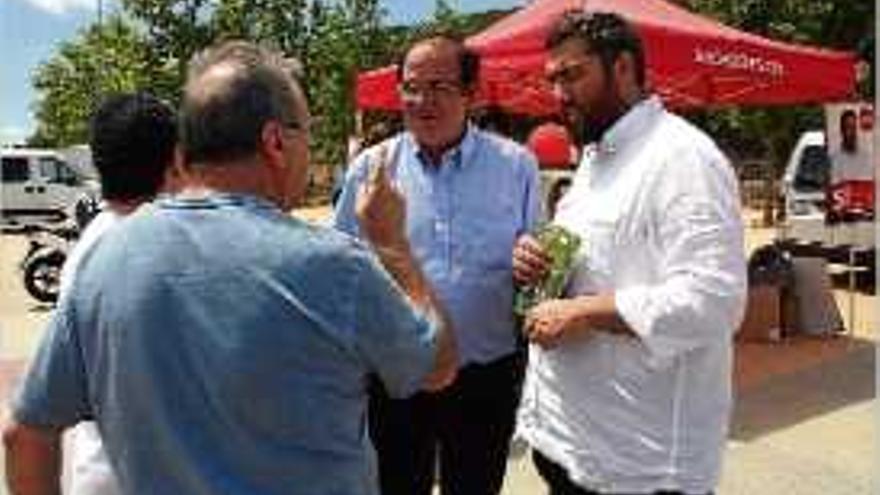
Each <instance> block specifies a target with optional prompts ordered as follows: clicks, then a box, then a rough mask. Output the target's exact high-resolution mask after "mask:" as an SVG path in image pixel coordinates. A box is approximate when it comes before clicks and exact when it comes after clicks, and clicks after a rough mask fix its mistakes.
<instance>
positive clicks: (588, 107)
mask: <svg viewBox="0 0 880 495" xmlns="http://www.w3.org/2000/svg"><path fill="white" fill-rule="evenodd" d="M628 110H629V105H627V104H626V102H625V101H624V99H623V97H622V96H621V95H620V92H619V91H618V90H617V88H616V87H615V85H614V84H613V83H612V81H611V79H610V78H606V79H605V84H604V85H603V88H602V92H601V94H600V95H599V97H598V98H596V99H595V100H594V101H593V102H571V103H570V104H568V105H566V109H565V110H564V114H565V117H566V120H567V121H568V124H569V128H570V130H571V134H572V136H573V137H574V139H576V140H577V142H578V143H579V144H580V145H581V146H583V145H587V144H591V143H597V142H599V141H600V140H601V139H602V136H603V135H605V132H606V131H608V129H609V128H611V126H613V125H614V123H615V122H617V120H618V119H620V117H622V116H623V115H624V114H625V113H626V112H627V111H628Z"/></svg>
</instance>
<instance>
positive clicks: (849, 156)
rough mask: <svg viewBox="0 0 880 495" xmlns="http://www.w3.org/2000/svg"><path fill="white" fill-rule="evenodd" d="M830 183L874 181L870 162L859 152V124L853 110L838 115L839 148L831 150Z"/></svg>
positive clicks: (861, 151)
mask: <svg viewBox="0 0 880 495" xmlns="http://www.w3.org/2000/svg"><path fill="white" fill-rule="evenodd" d="M830 156H831V183H832V184H837V183H840V182H843V181H849V180H874V170H872V169H871V161H870V160H869V159H868V158H869V157H868V154H867V153H865V152H864V150H859V124H858V117H857V116H856V112H855V110H853V109H847V110H844V111H843V112H842V113H841V114H840V146H839V147H837V148H836V149H832V150H831V152H830Z"/></svg>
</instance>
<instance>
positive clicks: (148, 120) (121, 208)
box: [61, 93, 177, 495]
mask: <svg viewBox="0 0 880 495" xmlns="http://www.w3.org/2000/svg"><path fill="white" fill-rule="evenodd" d="M90 131H91V132H90V134H91V137H90V146H91V148H92V154H93V158H94V162H95V168H97V170H98V175H99V176H100V180H101V196H102V198H103V202H102V205H101V212H100V213H98V215H97V216H95V217H94V218H93V219H92V220H91V221H90V222H89V224H88V226H87V227H86V229H85V230H84V231H83V233H82V235H81V236H80V238H79V240H78V241H77V243H76V245H75V246H74V248H73V250H72V251H71V252H70V256H68V258H67V260H66V261H65V263H64V266H63V267H62V269H61V297H64V296H65V295H66V294H67V293H68V292H69V291H70V286H71V284H72V283H73V280H74V278H75V276H76V272H77V270H78V268H79V266H80V263H81V262H82V260H83V257H85V256H87V255H88V253H89V252H91V250H92V249H93V248H94V247H95V245H96V244H97V243H98V241H99V240H100V239H101V238H102V237H103V236H104V235H105V234H106V233H107V232H108V231H109V230H110V229H112V228H113V226H115V225H116V224H118V223H119V222H120V221H121V220H122V219H123V218H124V217H125V216H127V215H128V214H130V213H132V212H133V211H134V210H135V209H137V208H138V207H139V206H140V205H142V204H143V203H145V202H147V201H150V200H152V199H153V198H154V197H155V196H156V194H158V192H159V190H160V189H161V188H163V186H164V187H165V188H168V187H169V184H167V182H168V180H167V179H169V178H170V177H172V175H173V171H172V167H171V164H172V162H173V160H174V146H175V142H176V133H177V130H176V124H175V115H174V111H173V110H172V109H170V108H169V107H168V106H167V105H166V104H165V103H163V102H161V101H160V100H158V99H156V98H155V97H153V96H151V95H149V94H146V93H122V94H118V95H113V96H110V97H108V98H107V99H106V100H105V101H104V102H102V104H101V106H100V107H99V108H98V110H97V112H96V113H95V115H94V116H93V117H92V122H91V129H90ZM65 437H66V438H65V441H66V442H68V448H67V449H65V452H70V453H71V455H70V457H69V458H67V459H65V465H66V469H68V472H67V474H66V480H65V493H68V494H71V495H113V494H117V493H120V491H119V488H118V486H117V483H116V479H115V478H114V475H113V472H112V470H111V467H110V463H109V461H108V460H107V455H106V453H105V452H104V448H103V444H102V442H101V437H100V435H99V433H98V429H97V427H96V426H95V423H94V422H91V421H87V422H83V423H80V424H79V425H77V426H76V427H75V428H73V429H72V430H71V431H70V432H69V433H67V434H66V435H65Z"/></svg>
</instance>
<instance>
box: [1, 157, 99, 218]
mask: <svg viewBox="0 0 880 495" xmlns="http://www.w3.org/2000/svg"><path fill="white" fill-rule="evenodd" d="M97 190H98V185H97V182H95V181H94V180H92V179H90V178H88V177H87V176H86V175H85V174H84V173H82V172H81V171H80V170H79V169H78V168H77V167H75V166H72V165H71V164H70V163H68V161H67V160H66V159H65V155H64V154H63V152H59V151H55V150H46V149H34V148H0V225H3V226H10V225H23V224H27V223H33V222H41V221H57V220H62V219H64V218H65V216H66V215H67V209H68V208H70V207H71V205H72V204H73V203H74V202H75V201H76V200H77V199H78V198H79V197H80V196H82V195H83V194H84V193H90V194H95V193H97Z"/></svg>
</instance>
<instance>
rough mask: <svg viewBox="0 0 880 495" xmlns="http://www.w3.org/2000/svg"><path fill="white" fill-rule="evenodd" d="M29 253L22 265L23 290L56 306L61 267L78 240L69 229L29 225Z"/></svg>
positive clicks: (74, 232)
mask: <svg viewBox="0 0 880 495" xmlns="http://www.w3.org/2000/svg"><path fill="white" fill-rule="evenodd" d="M26 235H27V236H28V250H27V252H26V253H25V256H24V259H23V260H22V261H21V263H20V264H19V269H20V270H21V272H22V279H23V281H24V288H25V290H27V292H28V294H30V295H31V297H33V298H34V299H36V300H37V301H40V302H43V303H55V302H56V301H57V300H58V295H59V292H60V288H61V267H62V266H63V265H64V261H65V260H66V259H67V254H68V253H69V252H70V249H71V248H72V247H73V244H74V242H75V241H76V238H77V237H79V229H77V228H76V227H72V226H69V225H30V226H28V228H27V230H26Z"/></svg>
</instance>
